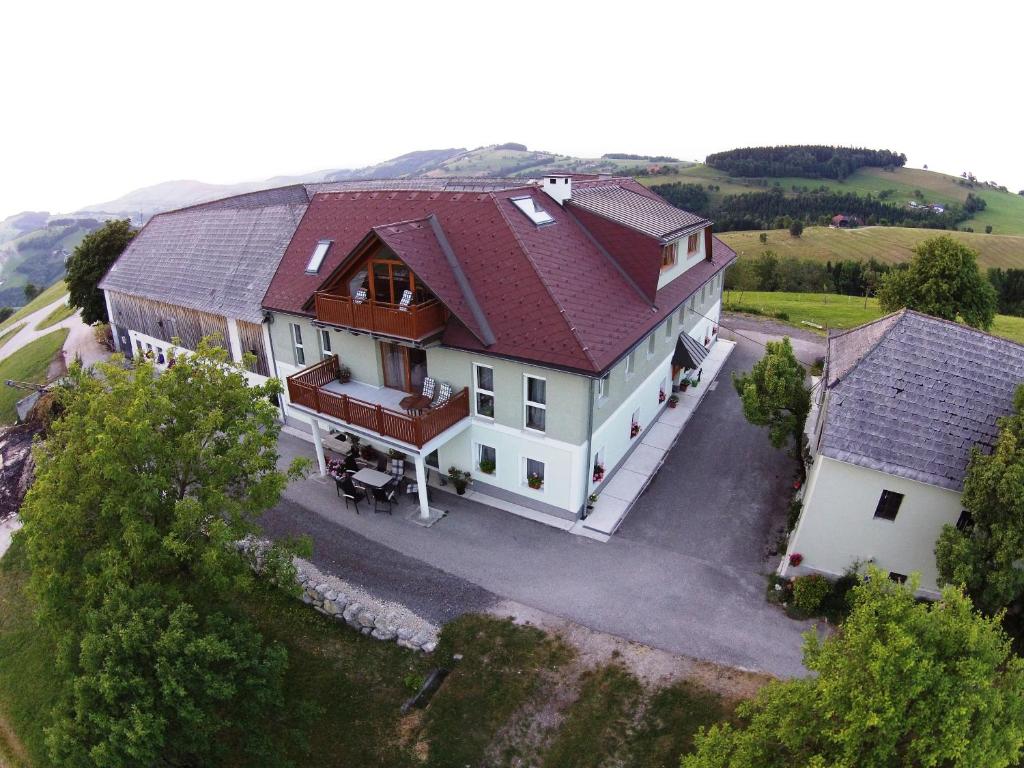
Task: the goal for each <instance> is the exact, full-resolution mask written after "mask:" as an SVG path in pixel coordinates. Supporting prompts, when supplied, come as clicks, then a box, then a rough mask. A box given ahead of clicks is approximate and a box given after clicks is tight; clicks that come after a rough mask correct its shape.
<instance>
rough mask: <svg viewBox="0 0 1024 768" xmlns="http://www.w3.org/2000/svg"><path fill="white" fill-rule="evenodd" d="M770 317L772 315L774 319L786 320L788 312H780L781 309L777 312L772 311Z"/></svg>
mask: <svg viewBox="0 0 1024 768" xmlns="http://www.w3.org/2000/svg"><path fill="white" fill-rule="evenodd" d="M772 317H774V318H775V319H776V320H787V321H788V320H789V312H782V311H781V310H780V311H778V312H772Z"/></svg>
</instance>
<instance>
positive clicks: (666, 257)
mask: <svg viewBox="0 0 1024 768" xmlns="http://www.w3.org/2000/svg"><path fill="white" fill-rule="evenodd" d="M678 264H679V241H678V240H676V241H675V242H674V243H669V244H668V245H666V246H664V247H663V248H662V249H661V271H662V272H666V271H668V270H670V269H672V268H673V267H675V266H676V265H678Z"/></svg>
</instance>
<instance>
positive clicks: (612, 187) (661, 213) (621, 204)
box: [569, 179, 711, 241]
mask: <svg viewBox="0 0 1024 768" xmlns="http://www.w3.org/2000/svg"><path fill="white" fill-rule="evenodd" d="M614 182H615V183H609V181H608V180H602V181H598V182H593V183H587V182H581V183H578V184H577V185H576V186H575V187H574V188H573V191H572V198H571V199H570V200H569V205H571V206H573V207H576V208H582V209H583V210H585V211H589V212H590V213H593V214H596V215H598V216H601V217H603V218H606V219H609V220H611V221H614V222H616V223H618V224H621V225H623V226H626V227H629V228H630V229H635V230H636V231H637V232H640V233H642V234H645V235H648V236H649V237H653V238H657V239H659V240H662V241H668V240H671V239H673V238H674V237H677V236H679V235H680V234H682V233H683V232H685V231H686V230H688V229H696V228H698V227H704V226H707V225H708V224H710V223H711V222H709V221H708V220H707V219H705V218H704V217H702V216H698V215H697V214H695V213H690V212H689V211H684V210H682V209H681V208H676V207H675V206H674V205H670V204H669V203H667V202H665V201H664V200H663V199H662V198H660V197H659V196H657V195H655V194H653V193H652V192H650V190H648V189H646V188H645V187H643V185H641V184H640V183H638V182H635V181H633V180H631V179H630V180H626V179H615V180H614ZM638 187H639V189H638Z"/></svg>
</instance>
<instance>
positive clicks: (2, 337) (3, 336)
mask: <svg viewBox="0 0 1024 768" xmlns="http://www.w3.org/2000/svg"><path fill="white" fill-rule="evenodd" d="M24 327H25V324H24V323H20V324H18V325H16V326H14V327H13V328H9V329H7V330H6V331H0V347H2V346H3V345H4V344H6V343H7V340H8V339H9V338H11V336H13V335H14V334H16V333H17V332H18V331H20V330H21V329H22V328H24Z"/></svg>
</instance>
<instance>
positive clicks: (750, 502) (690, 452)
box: [266, 338, 810, 676]
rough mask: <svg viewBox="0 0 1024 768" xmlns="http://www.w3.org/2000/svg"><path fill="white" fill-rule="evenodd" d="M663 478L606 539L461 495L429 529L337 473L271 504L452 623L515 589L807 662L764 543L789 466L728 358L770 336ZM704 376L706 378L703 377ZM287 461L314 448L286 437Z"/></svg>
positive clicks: (709, 647) (533, 599)
mask: <svg viewBox="0 0 1024 768" xmlns="http://www.w3.org/2000/svg"><path fill="white" fill-rule="evenodd" d="M738 341H739V346H738V347H737V349H736V350H735V352H734V353H733V354H732V355H731V357H730V360H729V362H728V364H727V366H726V368H725V369H724V370H723V372H722V374H721V376H720V378H719V380H718V385H717V387H716V389H715V390H714V391H712V392H711V393H709V395H708V396H707V397H705V399H704V401H703V402H702V403H701V405H700V406H699V408H698V410H697V411H696V413H695V414H694V417H693V418H692V419H691V421H690V424H689V426H688V427H687V429H686V430H685V431H684V432H683V434H682V436H681V437H680V440H679V442H678V444H677V445H676V447H675V448H674V449H673V452H672V455H670V457H669V458H668V459H667V460H666V464H665V467H664V468H663V470H662V472H661V474H660V475H659V476H658V477H657V478H656V479H655V481H654V483H653V484H652V485H651V487H650V488H649V489H648V491H647V492H646V493H645V494H644V495H643V496H642V497H641V498H640V499H639V500H638V502H637V504H636V506H635V507H634V509H633V510H632V512H631V513H630V515H629V516H628V517H627V518H626V521H625V522H624V523H623V525H622V527H621V528H620V530H619V533H618V534H616V535H615V536H613V537H612V538H611V539H610V540H609V541H608V542H606V543H602V542H598V541H593V540H590V539H587V538H584V537H581V536H574V535H572V534H569V533H566V532H564V531H559V530H557V529H553V528H550V527H547V526H544V525H541V524H539V523H535V522H532V521H530V520H525V519H522V518H519V517H516V516H513V515H510V514H508V513H506V512H502V511H500V510H497V509H493V508H489V507H486V506H482V505H480V504H474V503H472V502H468V501H466V500H464V499H461V498H458V497H456V496H453V495H450V494H445V493H443V492H435V493H436V494H437V495H436V496H435V500H434V505H435V506H439V507H441V508H443V509H446V510H447V511H448V515H447V517H446V518H445V519H443V520H442V521H440V522H439V523H437V524H436V525H434V526H433V527H432V528H422V527H420V526H418V525H416V524H414V523H413V522H411V521H410V520H408V519H407V518H406V514H407V513H411V512H412V511H413V505H412V504H411V503H407V504H405V505H403V506H401V507H399V508H397V509H396V510H395V514H394V515H393V516H388V515H383V514H378V515H375V514H373V513H372V512H370V511H369V510H367V509H365V508H364V509H363V513H362V514H361V515H356V514H355V513H354V512H353V511H352V510H346V509H345V506H344V504H343V503H342V501H341V499H339V498H338V497H337V494H336V492H335V488H334V483H333V482H325V481H324V480H322V479H320V478H319V477H316V478H310V479H307V480H304V481H301V482H298V483H294V484H292V485H291V486H290V487H289V488H288V490H287V491H286V494H285V500H284V502H282V504H281V505H279V506H278V507H277V508H276V509H275V510H272V511H271V512H270V513H268V515H267V518H266V525H267V529H268V531H269V532H270V533H271V534H272V535H283V534H286V533H309V534H311V535H312V536H313V539H314V550H315V551H314V556H313V560H314V562H316V563H317V565H319V566H323V567H325V568H328V569H329V570H333V571H336V572H337V573H338V574H339V575H340V576H342V577H343V578H346V579H348V580H350V581H353V582H355V583H357V584H359V585H360V586H362V587H364V588H366V589H369V590H374V589H378V590H381V591H383V592H384V595H383V596H386V597H389V598H394V599H402V598H403V597H404V599H405V602H406V603H407V604H409V605H410V607H412V608H413V609H414V610H417V611H418V612H420V613H421V614H422V615H424V616H425V617H427V618H433V619H435V620H444V619H446V618H450V617H451V616H453V615H457V614H458V613H460V612H463V611H473V610H481V609H483V608H486V607H488V606H489V605H492V604H494V603H495V602H497V600H498V599H509V600H514V601H517V602H519V603H523V604H525V605H528V606H532V607H535V608H538V609H541V610H544V611H547V612H549V613H554V614H557V615H560V616H564V617H566V618H568V619H571V620H573V621H576V622H578V623H580V624H584V625H586V626H589V627H592V628H594V629H597V630H600V631H603V632H609V633H612V634H616V635H619V636H622V637H625V638H628V639H630V640H635V641H637V642H641V643H644V644H647V645H650V646H653V647H656V648H660V649H663V650H666V651H670V652H673V653H679V654H685V655H688V656H692V657H696V658H700V659H706V660H708V661H713V662H717V663H722V664H727V665H730V666H737V667H744V668H747V669H756V670H761V671H765V672H769V673H772V674H777V675H782V676H792V675H799V674H802V673H803V672H804V669H803V666H802V664H801V661H800V657H801V654H800V645H801V638H800V633H801V632H803V631H805V630H806V629H808V628H809V626H810V625H809V624H807V623H805V622H796V621H792V620H790V619H788V618H786V617H785V616H784V615H783V614H782V613H781V612H780V611H778V610H777V609H775V608H773V607H771V606H769V605H767V604H766V603H765V601H764V588H765V578H764V574H765V572H766V571H767V570H768V567H767V566H765V565H764V564H763V561H762V555H763V550H764V547H765V545H766V543H767V538H768V536H769V535H770V532H771V528H772V526H773V524H774V523H775V521H776V520H778V519H779V516H780V515H781V514H782V505H783V504H784V502H783V501H782V499H784V496H785V494H784V492H785V490H786V488H787V487H788V485H789V483H790V481H791V473H792V469H793V468H792V464H791V463H789V460H788V459H787V458H786V456H785V454H784V453H782V452H779V451H775V450H774V449H773V448H771V446H770V445H769V444H768V440H767V436H766V435H765V434H764V433H763V432H761V431H760V430H756V429H753V428H751V427H749V425H747V424H746V423H745V422H743V417H742V414H741V413H740V407H739V402H738V400H737V399H736V396H735V394H734V393H733V391H732V385H731V383H730V382H729V379H728V375H729V371H730V370H734V369H741V368H744V367H749V366H750V364H751V363H752V362H753V361H754V360H755V359H757V358H758V357H759V356H760V354H761V348H760V347H759V346H758V345H757V344H755V343H753V342H750V341H745V340H744V339H742V338H740V339H738ZM709 383H710V382H709ZM280 443H281V452H282V459H283V460H287V459H288V458H290V457H291V456H294V455H306V456H311V455H312V446H311V445H310V444H309V443H307V442H305V441H303V440H301V439H299V438H296V437H293V436H291V435H287V434H285V435H282V437H281V441H280Z"/></svg>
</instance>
